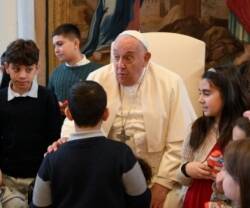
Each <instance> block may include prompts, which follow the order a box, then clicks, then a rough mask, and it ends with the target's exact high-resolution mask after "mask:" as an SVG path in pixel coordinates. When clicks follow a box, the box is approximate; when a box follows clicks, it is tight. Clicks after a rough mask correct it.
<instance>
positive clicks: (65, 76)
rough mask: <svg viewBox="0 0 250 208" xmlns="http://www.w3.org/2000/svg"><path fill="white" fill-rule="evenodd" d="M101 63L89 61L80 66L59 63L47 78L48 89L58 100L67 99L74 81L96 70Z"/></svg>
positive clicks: (83, 78) (82, 78) (84, 77)
mask: <svg viewBox="0 0 250 208" xmlns="http://www.w3.org/2000/svg"><path fill="white" fill-rule="evenodd" d="M101 66H102V65H100V64H97V63H93V62H90V63H88V64H85V65H81V66H74V67H69V66H66V65H65V64H61V65H59V66H58V67H57V68H56V69H55V70H54V71H53V73H52V75H51V76H50V79H49V85H48V87H49V89H51V90H52V91H53V92H54V93H55V95H56V97H57V99H58V101H64V100H67V99H68V96H69V90H70V88H71V87H72V85H74V84H75V83H77V82H79V81H81V80H85V79H86V78H87V76H88V75H89V73H90V72H92V71H94V70H96V69H97V68H99V67H101Z"/></svg>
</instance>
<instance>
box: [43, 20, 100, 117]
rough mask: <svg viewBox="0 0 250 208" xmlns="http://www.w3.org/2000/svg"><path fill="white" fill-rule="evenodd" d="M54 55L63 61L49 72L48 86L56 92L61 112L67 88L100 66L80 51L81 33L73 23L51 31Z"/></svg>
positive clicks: (64, 103)
mask: <svg viewBox="0 0 250 208" xmlns="http://www.w3.org/2000/svg"><path fill="white" fill-rule="evenodd" d="M52 37H53V45H54V51H55V55H56V57H57V58H58V60H59V61H61V62H63V63H62V64H61V65H59V66H58V67H57V68H56V69H55V70H54V71H53V73H52V74H51V76H50V79H49V85H48V86H49V88H50V89H52V91H53V92H54V93H55V94H56V96H57V99H58V101H59V105H60V108H61V112H62V114H64V109H65V107H66V106H67V99H68V96H69V89H70V87H71V86H72V85H74V84H75V83H76V82H79V81H80V80H85V79H86V78H87V76H88V75H89V73H90V72H92V71H94V70H96V69H97V68H99V67H101V65H100V64H97V63H93V62H90V61H89V60H88V59H87V58H86V57H85V55H84V54H82V53H81V51H80V42H81V33H80V30H79V29H78V27H77V26H76V25H74V24H69V23H66V24H62V25H59V26H58V27H57V28H56V29H55V30H54V32H53V33H52Z"/></svg>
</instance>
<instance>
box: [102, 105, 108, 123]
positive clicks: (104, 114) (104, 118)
mask: <svg viewBox="0 0 250 208" xmlns="http://www.w3.org/2000/svg"><path fill="white" fill-rule="evenodd" d="M108 117H109V109H108V108H106V109H105V110H104V112H103V114H102V120H103V121H106V120H107V119H108Z"/></svg>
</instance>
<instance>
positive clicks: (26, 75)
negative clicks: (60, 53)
mask: <svg viewBox="0 0 250 208" xmlns="http://www.w3.org/2000/svg"><path fill="white" fill-rule="evenodd" d="M38 59H39V49H38V48H37V46H36V44H35V43H34V42H33V41H32V40H23V39H18V40H16V41H14V42H12V43H11V44H10V45H9V46H8V47H7V50H6V52H5V68H6V72H7V73H8V74H9V75H10V79H11V81H10V83H9V86H8V87H6V88H4V89H1V90H0V115H1V116H0V138H1V139H0V169H1V171H2V173H3V183H4V184H5V185H6V186H7V187H9V188H10V190H12V191H15V192H20V193H22V194H23V195H24V196H27V192H28V187H29V184H30V183H31V182H32V180H33V179H34V178H35V176H36V174H37V171H38V169H39V166H40V164H41V162H42V159H43V154H44V152H45V151H46V147H47V146H48V145H49V144H50V143H51V142H53V141H54V140H56V139H57V138H59V136H60V130H61V129H60V110H59V106H58V103H57V100H56V97H55V95H54V94H53V93H52V92H51V91H49V90H48V89H46V88H45V87H42V86H39V85H38V84H37V82H36V80H34V77H35V76H36V75H37V73H38Z"/></svg>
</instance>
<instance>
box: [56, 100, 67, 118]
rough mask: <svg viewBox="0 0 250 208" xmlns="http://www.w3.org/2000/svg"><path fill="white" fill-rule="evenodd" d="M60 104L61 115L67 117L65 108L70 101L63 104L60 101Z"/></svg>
mask: <svg viewBox="0 0 250 208" xmlns="http://www.w3.org/2000/svg"><path fill="white" fill-rule="evenodd" d="M58 104H59V107H60V111H61V114H62V115H65V113H64V112H65V108H66V107H67V106H68V101H67V100H64V101H63V102H62V101H59V102H58Z"/></svg>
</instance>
